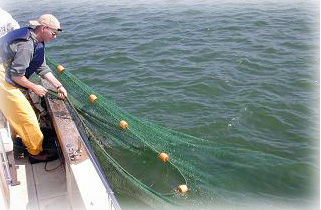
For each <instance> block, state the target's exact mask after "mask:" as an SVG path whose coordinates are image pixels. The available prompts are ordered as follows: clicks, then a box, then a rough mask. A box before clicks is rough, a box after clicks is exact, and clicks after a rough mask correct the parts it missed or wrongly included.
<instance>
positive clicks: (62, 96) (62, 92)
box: [57, 86, 67, 99]
mask: <svg viewBox="0 0 321 210" xmlns="http://www.w3.org/2000/svg"><path fill="white" fill-rule="evenodd" d="M57 93H58V98H60V99H65V98H67V91H66V89H65V88H64V87H63V86H60V87H59V88H58V89H57Z"/></svg>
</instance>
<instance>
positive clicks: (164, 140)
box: [47, 57, 204, 209]
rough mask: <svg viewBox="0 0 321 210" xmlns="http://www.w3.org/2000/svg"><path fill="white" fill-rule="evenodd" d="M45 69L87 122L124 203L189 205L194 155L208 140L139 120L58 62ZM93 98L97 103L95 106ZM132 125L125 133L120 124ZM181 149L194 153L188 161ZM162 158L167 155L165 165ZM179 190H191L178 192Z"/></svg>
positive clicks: (97, 152)
mask: <svg viewBox="0 0 321 210" xmlns="http://www.w3.org/2000/svg"><path fill="white" fill-rule="evenodd" d="M47 64H48V65H49V67H50V68H51V69H52V72H53V73H54V74H55V76H56V77H57V79H58V80H59V81H60V82H61V83H62V84H63V86H64V87H65V88H66V89H67V91H68V101H69V102H70V104H71V105H72V107H73V108H74V109H75V110H76V112H77V114H78V116H80V118H81V121H82V122H83V123H82V124H83V125H82V126H83V127H84V130H85V133H86V135H87V137H88V139H89V143H90V145H91V148H92V149H93V150H94V152H95V155H96V157H97V159H98V160H99V163H100V165H101V166H102V169H103V171H104V173H105V176H106V177H107V180H108V181H109V183H110V185H111V187H112V189H113V191H114V192H115V194H116V197H117V198H118V199H119V200H120V204H122V203H126V202H127V204H128V203H130V205H146V207H148V208H150V207H152V208H163V209H164V208H173V206H181V205H182V204H183V203H186V200H188V199H189V198H190V197H192V195H193V191H197V189H195V188H194V187H195V186H196V185H195V180H196V179H197V176H198V175H197V170H198V169H196V168H194V167H193V165H197V163H195V162H193V157H192V156H193V150H195V148H196V146H197V145H198V144H199V143H200V142H202V141H204V140H202V139H198V138H195V137H192V136H189V135H185V134H182V133H179V132H176V131H173V130H170V129H168V128H165V127H162V126H159V125H157V124H153V123H150V122H147V121H145V120H142V119H139V118H137V117H135V116H133V115H131V114H129V113H127V112H126V111H124V110H122V109H121V108H119V107H118V106H117V105H116V104H115V103H113V102H111V101H110V100H108V99H106V98H105V97H103V96H102V95H100V94H99V93H97V92H96V91H94V90H93V89H91V88H90V87H88V86H87V85H86V84H84V83H83V82H81V81H80V80H79V79H77V78H76V77H75V76H74V75H72V74H71V73H70V72H69V71H68V70H67V69H66V70H65V71H64V72H63V73H59V72H58V71H57V70H56V68H57V65H58V63H56V62H55V61H54V60H53V59H50V58H48V57H47ZM90 95H95V96H96V97H97V100H96V101H95V102H91V101H90V100H89V97H90ZM122 120H123V121H126V122H127V124H128V126H127V127H126V128H125V129H122V128H121V126H120V122H121V121H122ZM182 149H183V150H184V151H185V152H184V153H186V151H190V154H191V156H190V157H186V156H184V155H183V153H182ZM160 153H166V154H168V155H169V160H168V161H167V162H163V161H161V159H160V158H159V154H160ZM179 185H187V186H188V188H189V191H188V192H187V193H180V192H179V191H178V186H179Z"/></svg>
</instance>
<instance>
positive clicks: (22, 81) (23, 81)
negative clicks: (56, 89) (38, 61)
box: [12, 76, 48, 97]
mask: <svg viewBox="0 0 321 210" xmlns="http://www.w3.org/2000/svg"><path fill="white" fill-rule="evenodd" d="M12 80H13V81H14V82H16V83H18V84H19V85H21V86H23V87H25V88H27V89H29V90H32V91H33V92H35V93H36V94H37V95H38V96H40V97H43V96H44V95H46V94H47V92H48V90H47V89H46V88H44V87H42V86H41V85H37V84H35V83H33V82H31V81H30V80H28V79H27V78H26V77H25V76H15V77H14V76H13V77H12Z"/></svg>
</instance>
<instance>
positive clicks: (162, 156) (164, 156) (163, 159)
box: [158, 152, 169, 163]
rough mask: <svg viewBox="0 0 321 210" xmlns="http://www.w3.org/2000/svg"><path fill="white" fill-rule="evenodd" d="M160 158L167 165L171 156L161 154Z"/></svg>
mask: <svg viewBox="0 0 321 210" xmlns="http://www.w3.org/2000/svg"><path fill="white" fill-rule="evenodd" d="M158 158H159V159H160V160H161V161H162V162H163V163H166V162H167V161H168V160H169V155H168V154H167V153H165V152H162V153H160V154H159V156H158Z"/></svg>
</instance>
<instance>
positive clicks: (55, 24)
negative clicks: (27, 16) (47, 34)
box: [29, 14, 62, 31]
mask: <svg viewBox="0 0 321 210" xmlns="http://www.w3.org/2000/svg"><path fill="white" fill-rule="evenodd" d="M29 25H30V26H40V25H43V26H47V27H49V28H52V29H55V30H57V31H62V29H61V28H60V23H59V21H58V19H57V18H56V17H55V16H53V15H52V14H44V15H41V16H40V18H39V20H30V21H29Z"/></svg>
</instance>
